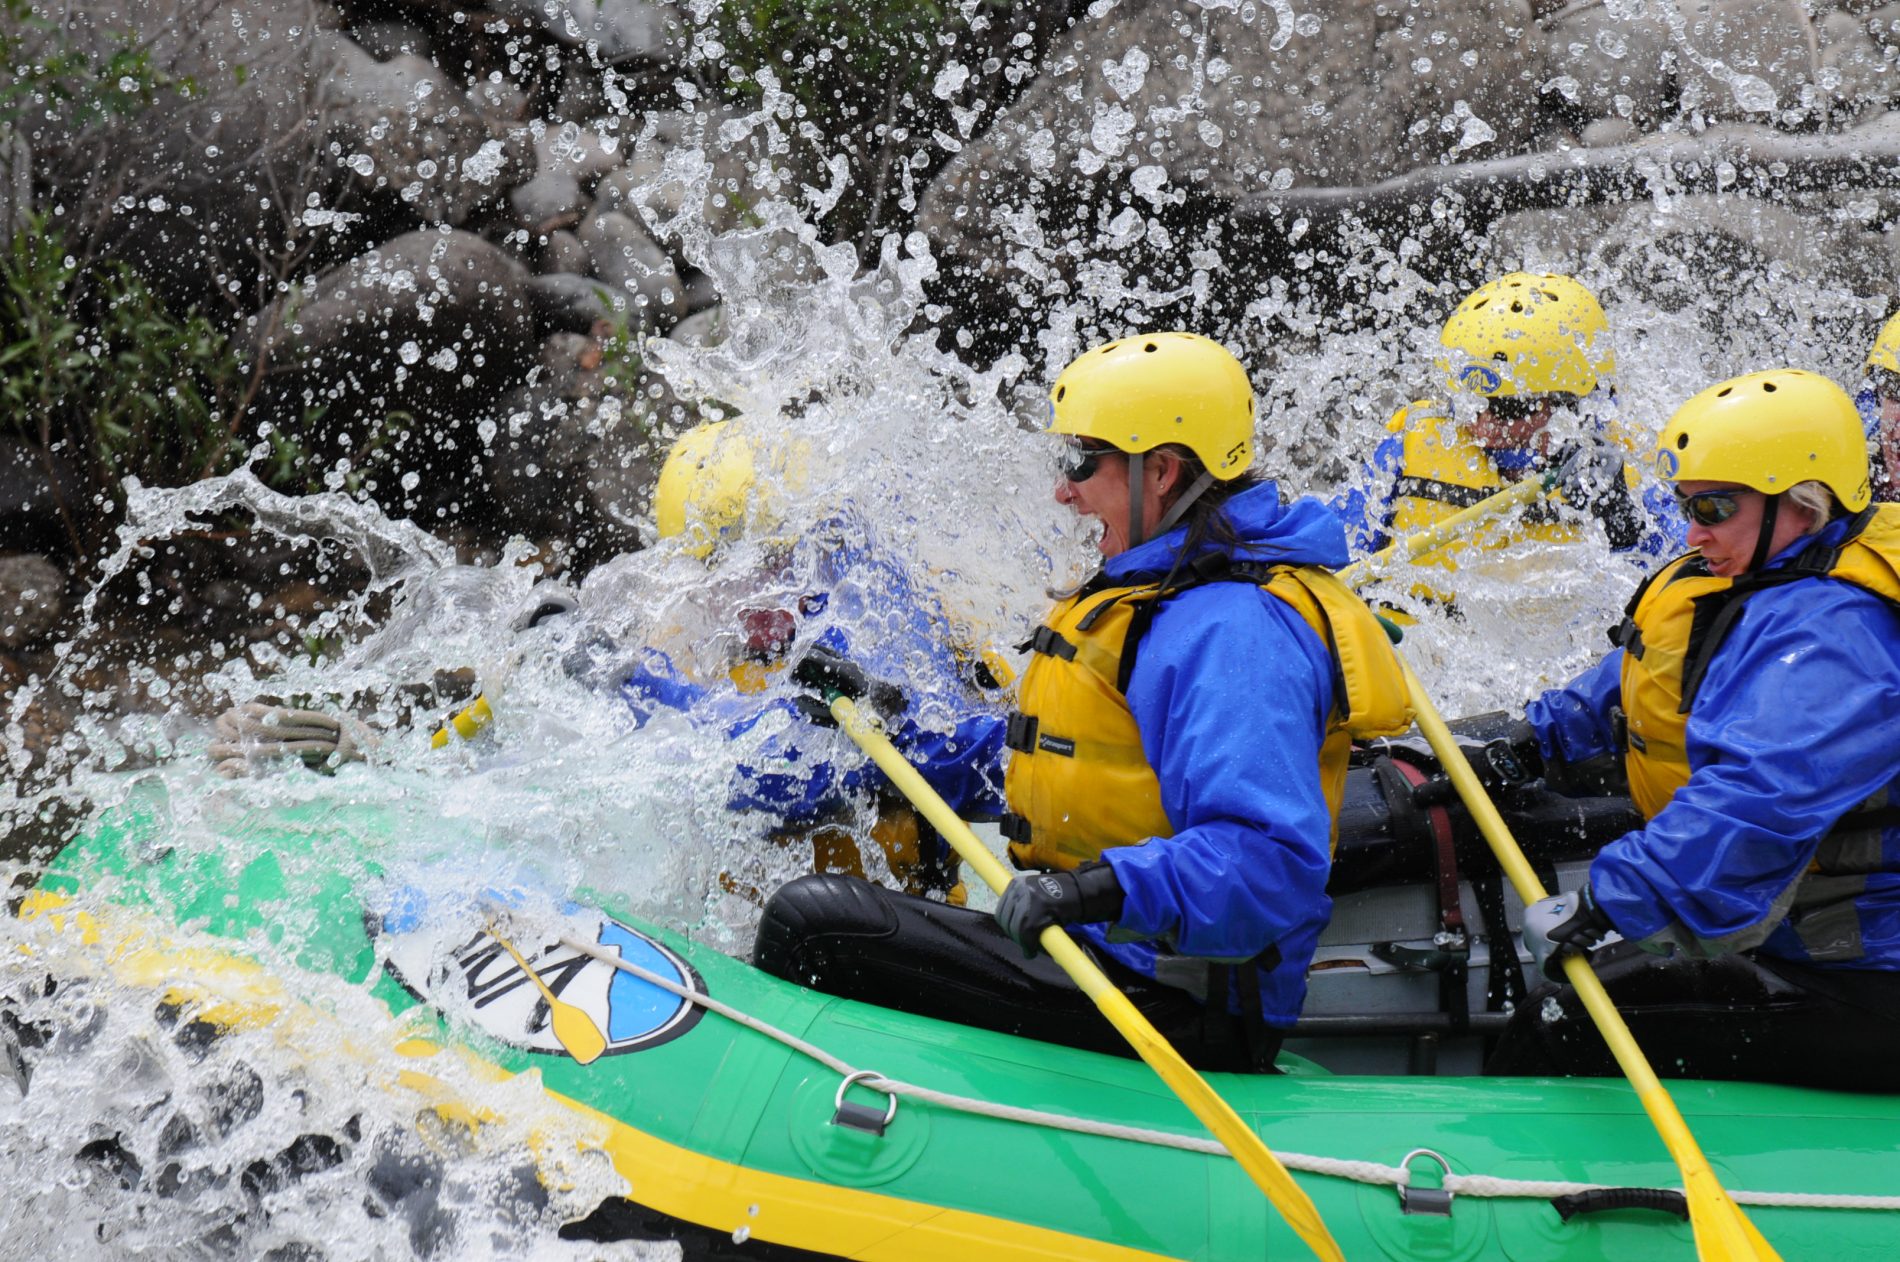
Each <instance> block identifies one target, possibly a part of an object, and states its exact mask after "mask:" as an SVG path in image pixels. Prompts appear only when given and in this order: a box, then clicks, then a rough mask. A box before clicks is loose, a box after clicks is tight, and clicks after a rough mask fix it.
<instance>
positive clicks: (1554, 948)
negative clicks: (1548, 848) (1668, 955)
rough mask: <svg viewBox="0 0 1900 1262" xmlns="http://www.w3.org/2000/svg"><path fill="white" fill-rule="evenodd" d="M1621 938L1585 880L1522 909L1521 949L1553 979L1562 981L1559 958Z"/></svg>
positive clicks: (1620, 939) (1602, 945) (1584, 951)
mask: <svg viewBox="0 0 1900 1262" xmlns="http://www.w3.org/2000/svg"><path fill="white" fill-rule="evenodd" d="M1622 940H1623V935H1622V934H1620V933H1618V932H1617V931H1616V926H1615V925H1614V924H1612V923H1611V921H1610V918H1609V916H1608V915H1607V914H1605V912H1604V911H1603V909H1602V908H1601V907H1598V906H1597V903H1596V897H1595V896H1594V895H1593V894H1591V893H1590V886H1589V885H1588V884H1587V883H1586V884H1585V885H1584V886H1583V888H1581V889H1578V890H1575V891H1573V892H1571V893H1568V894H1552V895H1551V896H1550V897H1549V898H1540V899H1538V900H1537V901H1536V902H1534V903H1532V904H1531V905H1530V906H1529V907H1526V908H1525V909H1524V948H1525V949H1526V950H1527V951H1529V952H1530V953H1531V959H1532V960H1534V961H1536V963H1537V970H1538V971H1539V972H1540V973H1542V974H1543V975H1544V976H1545V977H1548V978H1549V979H1550V980H1551V981H1554V982H1560V981H1562V980H1564V974H1563V969H1562V967H1561V966H1560V961H1561V960H1562V959H1563V958H1564V957H1565V956H1566V955H1575V954H1577V953H1578V952H1580V951H1581V952H1583V953H1584V954H1586V955H1587V954H1589V953H1590V952H1592V951H1595V950H1597V949H1598V948H1600V947H1605V946H1608V945H1609V944H1610V943H1612V942H1621V941H1622Z"/></svg>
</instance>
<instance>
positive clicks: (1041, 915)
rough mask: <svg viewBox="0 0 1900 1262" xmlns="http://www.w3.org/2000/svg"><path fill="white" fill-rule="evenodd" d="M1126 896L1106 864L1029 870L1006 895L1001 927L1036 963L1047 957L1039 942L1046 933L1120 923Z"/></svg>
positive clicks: (999, 906) (999, 917) (1000, 909)
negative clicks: (1065, 869)
mask: <svg viewBox="0 0 1900 1262" xmlns="http://www.w3.org/2000/svg"><path fill="white" fill-rule="evenodd" d="M1125 897H1126V895H1125V894H1124V893H1123V892H1122V883H1121V882H1120V881H1118V880H1116V879H1115V869H1114V868H1111V867H1109V866H1108V865H1107V864H1106V863H1085V864H1083V865H1082V866H1081V867H1079V868H1077V869H1076V870H1075V871H1073V872H1026V873H1024V874H1023V875H1022V876H1019V877H1017V878H1016V879H1015V880H1013V881H1011V882H1010V883H1009V886H1008V888H1006V889H1005V890H1004V891H1003V898H1002V901H1001V902H999V903H997V904H996V923H997V924H999V925H1001V926H1003V932H1004V933H1006V934H1008V935H1009V937H1010V941H1012V942H1014V943H1015V944H1016V945H1017V946H1019V947H1021V948H1022V949H1023V956H1024V957H1025V958H1026V959H1031V960H1033V959H1035V958H1036V957H1037V956H1038V955H1040V954H1042V946H1041V944H1040V943H1039V942H1038V939H1039V938H1041V937H1042V931H1043V930H1044V929H1047V928H1048V927H1049V926H1050V925H1083V924H1094V923H1096V922H1098V921H1104V920H1108V921H1114V920H1120V919H1121V916H1122V901H1123V899H1124V898H1125Z"/></svg>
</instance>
